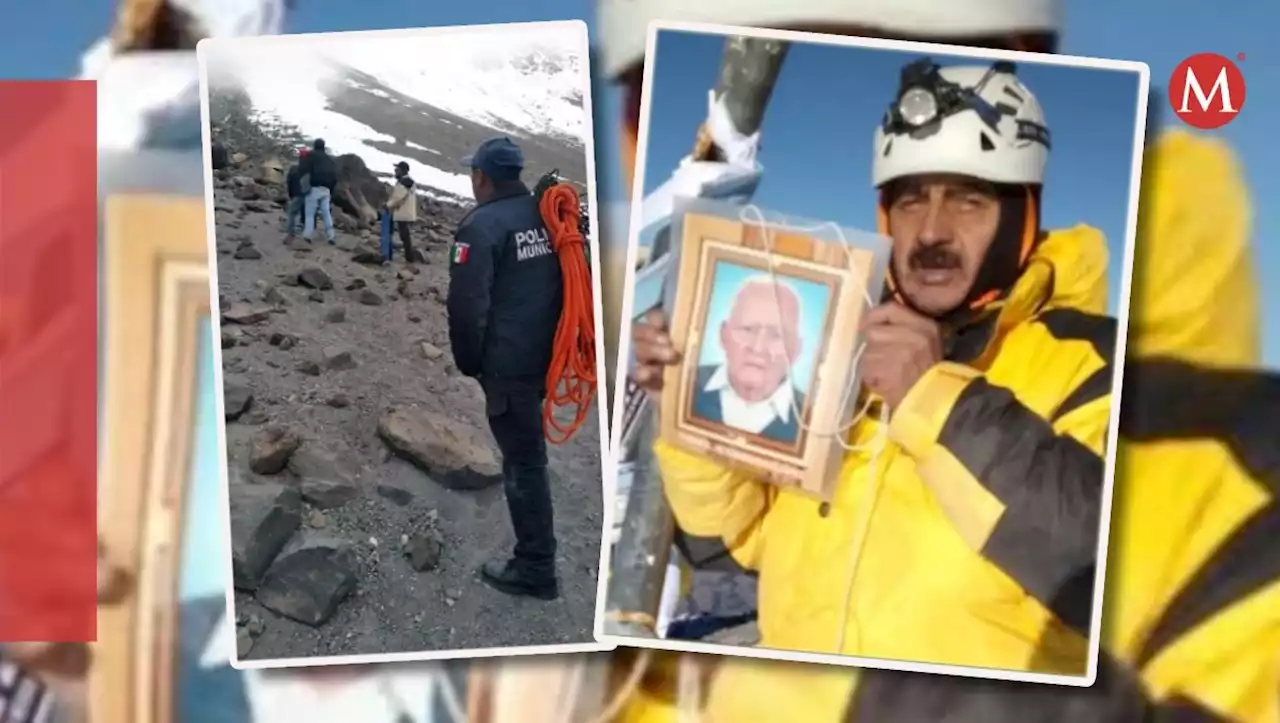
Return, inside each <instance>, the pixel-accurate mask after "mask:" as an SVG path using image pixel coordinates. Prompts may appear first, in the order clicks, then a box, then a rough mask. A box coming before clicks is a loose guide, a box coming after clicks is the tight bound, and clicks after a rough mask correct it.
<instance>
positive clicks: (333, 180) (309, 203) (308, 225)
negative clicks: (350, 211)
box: [298, 138, 338, 246]
mask: <svg viewBox="0 0 1280 723" xmlns="http://www.w3.org/2000/svg"><path fill="white" fill-rule="evenodd" d="M298 166H299V170H298V173H300V174H301V175H302V176H305V177H306V178H307V183H309V184H310V186H311V188H310V189H308V190H307V193H306V196H305V198H306V200H305V202H304V204H303V216H304V217H303V224H302V238H303V239H305V240H306V241H307V243H311V239H312V237H314V236H315V234H316V210H317V209H319V211H320V218H321V219H322V220H323V221H324V233H325V236H326V237H327V238H328V241H329V245H330V246H332V245H334V244H335V243H337V234H336V233H335V232H334V230H333V208H332V205H331V204H332V202H333V189H334V188H336V187H337V185H338V164H337V163H335V162H334V160H333V157H332V156H330V155H329V153H328V152H327V151H326V150H325V145H324V139H323V138H317V139H316V140H315V143H312V144H311V153H308V154H307V155H306V157H305V158H302V159H301V161H299V163H298Z"/></svg>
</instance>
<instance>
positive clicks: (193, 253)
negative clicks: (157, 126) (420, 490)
mask: <svg viewBox="0 0 1280 723" xmlns="http://www.w3.org/2000/svg"><path fill="white" fill-rule="evenodd" d="M105 203H106V207H105V223H104V229H103V231H104V234H103V247H104V256H105V259H104V261H105V264H104V267H105V268H104V273H103V288H104V295H103V296H104V298H103V306H104V308H103V313H102V326H103V333H102V338H103V346H104V349H103V365H104V370H103V381H102V389H103V398H102V429H103V433H102V459H101V464H100V470H101V471H100V474H99V523H98V525H99V531H100V534H101V537H102V540H103V544H104V545H105V546H106V548H107V549H109V550H110V551H111V556H112V558H113V560H114V561H115V562H116V563H117V564H119V565H120V566H122V567H123V568H124V571H125V572H126V573H128V574H129V576H130V577H131V578H132V579H134V580H136V582H137V584H136V585H134V586H133V588H132V590H131V591H130V593H129V594H128V595H127V597H126V598H125V599H124V600H123V601H121V602H120V603H118V604H114V605H110V606H104V607H101V608H100V609H99V613H98V621H99V622H98V631H99V632H98V641H97V642H96V643H95V644H94V655H93V667H92V668H91V670H90V675H89V684H90V696H91V697H90V699H91V700H92V701H93V702H92V706H91V714H90V716H91V721H92V722H93V723H169V722H170V721H177V720H181V719H182V718H183V716H182V715H179V714H178V713H177V712H176V711H178V710H179V709H180V707H181V701H180V700H179V698H180V695H179V693H178V691H179V688H180V685H179V678H180V675H179V670H180V667H181V662H182V661H181V654H180V651H181V650H182V649H183V648H184V647H189V646H188V645H186V644H184V641H183V640H181V639H180V636H181V633H182V630H181V626H180V624H179V623H180V612H181V607H182V597H183V590H182V588H183V587H184V586H186V585H187V578H189V577H191V576H192V575H193V574H194V573H195V572H196V571H195V570H194V568H193V567H192V566H191V565H185V566H184V564H183V563H184V559H183V558H184V557H191V555H190V551H189V550H187V549H186V548H187V547H189V545H188V544H187V543H188V542H190V540H189V539H188V538H189V536H188V535H187V534H186V533H187V532H188V528H190V527H193V525H192V523H193V522H198V521H199V520H198V519H197V518H198V517H202V516H207V514H208V509H206V510H204V512H202V514H201V515H198V516H192V515H190V514H188V509H189V508H190V507H191V506H192V505H191V503H192V502H193V501H195V502H203V503H204V505H205V506H206V508H207V505H208V499H207V498H206V499H203V500H199V499H197V498H198V497H199V495H198V494H195V495H193V490H195V489H196V488H198V487H200V486H202V485H200V484H196V483H195V482H193V480H199V479H200V478H201V477H208V475H201V474H200V472H199V470H200V467H201V465H200V462H199V459H200V458H202V457H207V456H208V453H209V450H207V449H203V448H205V447H209V446H210V444H209V440H207V439H205V437H207V436H208V435H207V434H205V435H202V434H200V433H199V432H198V430H200V429H202V428H203V429H206V430H208V429H216V428H215V427H211V426H209V425H210V424H216V423H217V419H216V414H215V412H214V408H213V405H212V403H211V400H209V399H207V398H206V397H207V395H206V394H203V393H202V392H204V391H207V390H211V389H212V378H210V377H209V373H210V370H209V369H208V368H207V366H208V365H207V364H205V363H204V362H205V361H206V360H207V359H208V358H209V356H210V355H209V350H208V347H209V344H211V343H212V341H211V326H210V320H209V274H208V266H207V263H206V256H207V250H206V243H205V211H204V203H203V200H202V199H201V198H199V197H190V198H186V197H168V196H150V195H121V196H114V197H110V198H108V199H107V201H106V202H105ZM210 414H215V416H214V417H213V418H212V419H209V415H210ZM202 418H203V419H202ZM213 442H214V444H213V445H212V446H213V447H214V448H216V439H215V440H213ZM213 459H214V460H216V459H217V458H216V456H215V457H213ZM212 482H213V484H214V485H215V486H213V487H212V488H211V489H212V490H214V491H217V487H216V484H217V482H218V479H217V477H216V476H214V477H213V478H212ZM203 486H208V485H207V484H204V485H203ZM199 526H200V525H198V524H197V525H194V527H199ZM201 532H205V533H207V531H205V530H201ZM198 536H201V535H197V537H198ZM203 536H207V534H205V535H203ZM196 557H202V556H201V555H196ZM211 562H213V563H215V565H216V563H218V562H220V561H217V560H214V561H211ZM214 569H215V570H216V571H217V572H219V573H220V572H221V571H222V570H221V565H216V567H215V568H214ZM217 602H218V604H219V608H220V609H221V605H222V603H223V599H222V597H221V596H218V597H217Z"/></svg>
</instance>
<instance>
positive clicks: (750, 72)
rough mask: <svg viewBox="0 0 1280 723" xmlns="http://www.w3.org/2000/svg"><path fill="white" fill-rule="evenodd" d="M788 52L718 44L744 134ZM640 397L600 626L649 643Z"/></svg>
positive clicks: (657, 557)
mask: <svg viewBox="0 0 1280 723" xmlns="http://www.w3.org/2000/svg"><path fill="white" fill-rule="evenodd" d="M788 48H789V45H788V44H787V43H786V42H783V41H779V40H772V39H765V38H747V37H740V36H738V37H730V38H728V39H727V40H726V42H725V50H724V55H723V57H722V59H721V62H720V73H719V77H718V79H717V81H716V89H715V92H716V97H717V99H721V100H723V102H724V103H725V105H726V107H727V109H728V111H729V115H730V117H731V118H732V119H733V122H734V125H735V126H736V127H737V129H738V131H739V132H741V133H743V134H744V135H750V134H753V133H755V132H756V131H757V130H759V129H760V125H761V123H762V122H763V120H764V113H765V109H766V107H767V106H768V104H769V99H770V97H771V96H772V95H773V88H774V85H775V84H776V82H777V80H778V74H779V72H781V70H782V63H783V61H784V60H785V59H786V56H787V50H788ZM693 155H694V157H695V158H697V159H698V160H716V159H718V158H720V152H719V150H718V149H717V148H715V146H714V144H712V143H711V142H710V139H709V138H708V137H707V135H706V134H705V133H704V132H701V131H700V132H699V134H698V139H697V141H695V145H694V152H693ZM665 245H666V244H663V246H665ZM665 252H666V249H665V248H659V245H658V244H657V243H655V244H654V249H653V253H652V255H651V258H650V262H652V261H653V260H656V259H658V258H659V257H661V256H662V255H663V254H664V253H665ZM643 394H644V392H642V391H640V390H639V389H638V388H636V387H634V386H632V385H630V382H628V389H627V394H626V396H627V398H628V400H629V401H630V402H631V403H638V404H643V405H645V407H646V408H643V409H641V410H640V411H639V416H638V418H637V421H636V425H637V427H636V431H635V433H634V434H632V435H627V434H626V433H625V432H624V434H623V435H622V436H623V438H624V439H627V438H630V439H631V440H632V441H633V446H629V447H628V448H626V449H623V450H621V454H619V459H622V460H627V459H631V460H634V463H633V464H634V472H633V476H632V482H631V489H630V491H629V492H628V498H627V513H626V516H625V518H624V520H623V523H622V529H621V534H620V537H619V539H618V542H617V544H616V545H615V547H614V550H613V555H612V558H611V569H610V570H609V571H608V573H607V574H608V575H609V584H608V586H607V588H606V604H605V608H606V609H605V614H606V616H607V619H606V621H605V629H606V631H607V632H609V634H611V635H619V636H628V637H650V638H651V637H655V636H656V635H657V631H656V630H655V625H656V623H657V617H658V608H659V605H660V603H661V600H662V588H663V582H664V580H665V578H666V570H667V564H668V563H669V562H670V554H671V544H672V538H673V536H674V534H675V521H674V520H673V519H672V517H671V510H670V509H669V508H668V507H667V500H666V496H665V495H664V494H663V491H662V479H661V477H660V475H659V473H658V466H657V464H656V463H655V461H654V459H653V453H652V449H653V440H654V434H655V430H656V429H657V426H658V425H657V415H656V411H655V410H654V408H653V404H652V401H651V400H645V399H641V398H640V395H643ZM610 502H611V503H612V501H610Z"/></svg>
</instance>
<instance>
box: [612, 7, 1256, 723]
mask: <svg viewBox="0 0 1280 723" xmlns="http://www.w3.org/2000/svg"><path fill="white" fill-rule="evenodd" d="M1061 5H1062V3H1060V2H1058V1H1057V0H1034V1H1024V0H1017V1H1014V0H952V2H948V3H935V2H925V0H918V1H917V0H903V1H902V2H898V3H893V4H885V3H879V2H865V1H863V0H849V1H848V2H844V3H840V4H833V5H826V6H823V7H820V8H819V7H812V6H811V5H810V4H807V3H804V2H791V1H788V0H760V2H756V3H752V4H750V5H749V6H748V5H744V4H741V3H734V2H725V1H723V0H721V1H718V2H717V1H714V0H711V1H708V2H704V3H701V4H699V5H698V11H697V13H696V14H697V18H696V19H698V20H701V21H705V22H718V23H726V24H733V25H748V26H750V25H762V26H766V27H778V28H787V29H794V30H817V31H822V32H828V33H841V34H848V35H857V36H878V37H893V38H908V39H914V40H929V41H934V42H948V43H953V44H958V45H970V46H979V47H995V48H1006V49H1015V50H1023V51H1033V52H1056V50H1057V46H1058V34H1059V32H1060V29H1061V25H1060V23H1061V17H1062V7H1061ZM682 8H683V6H680V5H677V4H673V3H672V2H670V0H601V2H600V6H599V11H600V12H599V22H600V27H601V33H602V36H603V41H602V45H601V47H602V49H603V51H604V52H603V57H602V61H603V66H604V71H605V72H606V73H607V74H608V75H609V76H610V77H611V78H613V79H614V81H615V82H616V83H618V84H619V85H621V86H623V91H624V93H623V94H624V99H625V100H624V103H623V129H622V130H623V136H622V137H623V148H622V157H623V162H624V165H625V168H624V169H623V170H624V173H626V174H627V177H628V178H630V174H632V173H633V172H634V170H635V144H636V138H637V136H638V131H639V120H640V117H641V116H640V114H639V105H640V88H641V84H642V77H643V69H644V65H643V59H644V51H645V29H646V28H647V27H648V25H649V21H650V20H654V19H660V18H665V19H671V20H678V19H689V20H692V19H695V18H693V17H692V15H693V14H694V13H693V11H692V10H683V9H682ZM1147 161H1148V164H1147V168H1148V173H1147V175H1146V177H1144V179H1143V186H1144V195H1143V206H1142V215H1143V219H1142V220H1141V221H1140V222H1139V233H1140V234H1141V236H1142V238H1140V239H1139V241H1138V243H1137V245H1136V248H1137V249H1138V250H1137V264H1136V266H1135V272H1134V273H1135V288H1138V289H1141V290H1142V291H1141V293H1136V294H1135V295H1134V305H1133V308H1132V312H1131V314H1132V316H1131V319H1130V322H1129V334H1128V336H1129V341H1128V352H1129V355H1130V359H1129V361H1128V363H1127V368H1126V371H1125V383H1126V384H1125V386H1126V391H1125V396H1124V405H1125V411H1124V413H1123V414H1122V415H1121V417H1120V424H1121V429H1120V434H1121V441H1122V445H1123V446H1122V448H1121V451H1120V455H1119V463H1118V467H1117V470H1116V477H1115V480H1116V481H1115V498H1116V506H1115V510H1114V512H1113V522H1112V531H1111V535H1110V537H1111V551H1110V557H1111V561H1112V564H1111V565H1109V566H1108V569H1107V573H1108V580H1107V585H1106V588H1107V592H1106V595H1105V602H1104V608H1103V609H1104V611H1105V612H1106V615H1105V616H1104V617H1105V622H1104V623H1103V624H1102V627H1101V634H1102V650H1101V654H1100V659H1099V667H1098V678H1097V681H1098V682H1097V683H1095V684H1094V685H1093V686H1092V687H1091V688H1080V689H1076V688H1071V687H1064V686H1047V685H1039V684H1026V683H1004V682H998V681H984V680H970V679H963V678H950V677H946V676H941V675H931V674H921V673H902V672H894V671H887V670H857V671H855V670H850V669H842V668H836V667H826V666H818V665H805V664H799V663H776V662H765V661H751V660H747V659H733V658H721V657H713V656H701V655H699V656H692V655H690V654H685V655H686V656H689V658H688V659H690V660H692V661H693V664H694V665H697V666H699V667H704V666H705V667H712V666H714V667H715V668H716V670H715V671H714V673H713V674H712V675H713V677H714V682H713V684H712V690H711V692H710V694H709V695H708V696H707V698H705V699H703V700H702V701H701V702H702V705H701V706H700V707H701V709H702V710H701V720H703V721H705V722H707V723H724V722H736V721H744V720H778V721H792V720H795V721H813V722H815V723H823V722H824V721H830V722H831V723H834V722H835V721H853V722H854V723H863V722H865V721H877V722H880V723H897V722H898V721H920V720H940V719H943V718H945V719H946V720H948V721H954V722H955V723H965V722H967V721H983V722H984V723H1011V722H1012V721H1026V720H1035V721H1040V722H1041V723H1077V722H1079V723H1084V722H1085V721H1090V722H1094V721H1101V722H1103V723H1130V722H1132V723H1139V722H1140V721H1150V720H1203V721H1206V722H1208V721H1223V722H1225V721H1231V720H1239V721H1244V720H1277V719H1280V697H1278V696H1277V695H1276V690H1277V687H1278V686H1280V659H1277V658H1276V656H1275V651H1276V650H1277V649H1280V639H1278V638H1280V624H1277V623H1278V622H1280V621H1278V620H1277V618H1278V617H1280V598H1278V596H1280V578H1277V575H1276V572H1275V567H1274V565H1272V566H1271V567H1270V568H1268V565H1269V564H1270V563H1269V562H1268V561H1270V560H1273V559H1274V555H1268V554H1267V550H1269V549H1274V545H1272V546H1271V547H1267V545H1270V544H1271V543H1272V542H1273V541H1274V539H1275V535H1276V534H1277V533H1276V532H1275V531H1276V530H1280V522H1278V519H1280V512H1278V511H1277V510H1278V509H1280V505H1278V504H1277V497H1278V495H1277V492H1276V491H1275V490H1276V489H1277V487H1278V486H1280V485H1278V484H1277V483H1276V482H1275V481H1274V471H1273V472H1272V473H1271V481H1268V479H1267V478H1266V477H1265V469H1266V468H1265V466H1264V465H1265V462H1264V460H1265V459H1266V458H1267V456H1266V450H1267V449H1268V445H1269V444H1270V442H1269V440H1268V438H1267V434H1266V431H1265V430H1267V429H1269V427H1268V426H1267V425H1266V423H1265V422H1263V421H1262V420H1264V419H1267V418H1275V416H1276V415H1277V414H1278V413H1280V412H1277V411H1276V406H1277V404H1280V399H1277V397H1276V393H1275V391H1274V390H1275V389H1276V387H1277V386H1280V377H1278V376H1277V375H1276V374H1275V373H1272V372H1267V371H1264V370H1262V369H1261V368H1260V361H1259V354H1260V344H1259V335H1260V333H1261V328H1260V325H1259V323H1258V298H1257V285H1256V281H1255V280H1254V278H1253V276H1252V268H1253V267H1252V255H1251V251H1250V249H1249V222H1248V220H1247V219H1248V217H1249V210H1248V209H1249V199H1248V189H1247V187H1246V186H1245V185H1244V183H1243V180H1242V178H1241V174H1240V169H1239V167H1238V165H1237V163H1236V161H1235V159H1234V158H1233V157H1232V156H1231V154H1230V152H1229V151H1228V149H1227V148H1226V147H1225V146H1224V145H1223V144H1222V143H1221V142H1220V141H1218V140H1216V139H1210V138H1205V137H1200V136H1193V135H1191V134H1188V133H1185V132H1180V131H1173V132H1168V133H1164V134H1161V135H1159V136H1155V135H1153V136H1152V141H1151V142H1150V143H1149V144H1148V146H1147ZM692 165H696V163H695V164H692ZM712 185H714V184H713V183H707V184H706V186H708V187H710V186H712ZM1266 390H1271V391H1270V392H1267V391H1266ZM1198 407H1199V408H1200V409H1199V413H1197V408H1198ZM1250 419H1253V420H1257V423H1256V424H1249V423H1248V422H1247V420H1250ZM1272 466H1273V467H1274V465H1272ZM1245 490H1249V491H1248V492H1245ZM1246 500H1252V501H1246ZM1152 510H1159V511H1160V513H1159V515H1157V516H1155V517H1153V516H1152ZM1209 519H1212V520H1214V522H1213V523H1207V522H1205V521H1206V520H1209ZM654 524H656V522H655V523H654ZM815 524H818V522H816V521H815ZM1268 528H1269V529H1270V530H1272V532H1271V533H1269V534H1268V533H1267V532H1266V530H1267V529H1268ZM784 534H785V533H784ZM1227 570H1231V571H1232V572H1231V573H1227V572H1226V571H1227ZM814 574H817V573H816V571H810V572H809V575H810V576H812V575H814ZM1227 579H1230V580H1232V581H1238V584H1237V583H1225V582H1224V583H1218V582H1215V580H1227ZM942 634H943V635H946V634H949V633H948V632H944V633H942ZM615 655H616V656H617V658H618V660H617V664H618V665H619V666H627V665H630V664H631V658H632V657H633V654H632V653H629V652H619V653H617V654H615ZM680 657H681V656H679V655H676V654H664V655H661V656H659V657H658V658H657V663H656V664H655V665H654V667H653V668H652V669H651V670H650V671H649V672H648V674H647V675H645V676H644V682H643V683H642V685H641V687H640V688H639V690H638V691H637V692H636V693H635V694H634V695H633V696H630V698H629V704H628V705H627V706H626V709H625V711H624V712H623V713H622V714H621V715H620V716H619V719H620V720H628V721H641V720H643V721H646V722H648V723H658V722H663V723H665V722H667V721H675V720H682V719H683V717H684V715H683V711H682V710H680V707H681V706H683V704H684V703H683V701H677V699H676V698H677V696H676V694H675V691H676V677H677V675H676V668H677V664H678V663H679V662H680ZM620 672H621V673H625V669H624V670H621V671H620ZM690 697H692V696H690ZM693 705H695V706H697V705H698V703H697V702H694V703H693Z"/></svg>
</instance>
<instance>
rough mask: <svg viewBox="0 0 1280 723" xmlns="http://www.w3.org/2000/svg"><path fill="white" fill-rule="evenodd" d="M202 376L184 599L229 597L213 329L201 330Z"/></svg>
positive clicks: (189, 497)
mask: <svg viewBox="0 0 1280 723" xmlns="http://www.w3.org/2000/svg"><path fill="white" fill-rule="evenodd" d="M198 333H199V334H200V342H199V343H200V371H199V377H198V378H197V379H196V381H195V384H196V390H197V392H196V393H197V395H198V396H197V397H196V422H195V429H196V438H195V454H194V455H193V459H192V462H191V474H192V476H193V477H194V481H195V484H192V485H189V486H188V487H187V504H186V507H187V512H186V521H185V525H184V529H185V532H186V535H185V537H184V539H183V546H182V563H181V570H182V579H181V582H180V583H179V586H178V591H179V594H180V596H181V597H182V599H184V600H192V599H199V598H206V597H210V596H221V595H222V594H223V593H224V592H225V591H226V579H227V567H226V565H227V557H226V555H227V547H226V542H225V540H226V538H227V528H226V522H225V521H224V520H223V518H222V515H221V514H216V512H217V511H219V510H221V509H222V508H223V502H222V476H221V467H222V465H221V462H222V460H221V459H220V457H221V456H222V452H221V449H220V448H219V447H218V406H217V396H216V395H217V393H218V388H217V386H215V385H214V383H213V354H212V353H211V352H212V349H211V347H210V344H209V342H210V341H211V340H212V339H213V332H212V330H211V329H210V328H209V323H208V322H205V323H204V324H201V325H200V329H199V332H198Z"/></svg>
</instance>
